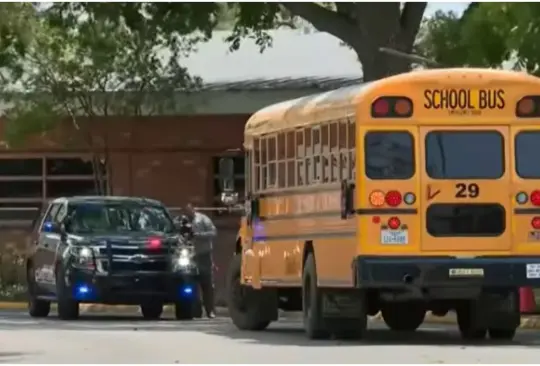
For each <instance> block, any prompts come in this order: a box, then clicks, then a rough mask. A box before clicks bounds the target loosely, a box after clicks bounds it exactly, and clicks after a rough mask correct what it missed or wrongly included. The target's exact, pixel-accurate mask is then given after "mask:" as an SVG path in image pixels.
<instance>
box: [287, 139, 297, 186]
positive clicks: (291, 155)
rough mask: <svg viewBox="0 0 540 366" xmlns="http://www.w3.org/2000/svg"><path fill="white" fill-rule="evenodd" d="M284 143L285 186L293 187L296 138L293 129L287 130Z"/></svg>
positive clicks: (294, 180) (294, 181)
mask: <svg viewBox="0 0 540 366" xmlns="http://www.w3.org/2000/svg"><path fill="white" fill-rule="evenodd" d="M286 143H287V149H286V152H285V157H286V159H287V187H294V186H295V185H296V140H295V132H294V131H289V132H287V135H286Z"/></svg>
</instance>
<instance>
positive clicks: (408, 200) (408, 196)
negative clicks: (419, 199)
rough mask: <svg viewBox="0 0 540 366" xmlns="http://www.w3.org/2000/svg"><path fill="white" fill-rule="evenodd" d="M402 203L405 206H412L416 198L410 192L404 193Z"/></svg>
mask: <svg viewBox="0 0 540 366" xmlns="http://www.w3.org/2000/svg"><path fill="white" fill-rule="evenodd" d="M403 202H405V203H406V204H407V205H412V204H414V203H415V202H416V196H415V195H414V193H412V192H408V193H405V195H404V196H403Z"/></svg>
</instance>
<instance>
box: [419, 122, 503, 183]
mask: <svg viewBox="0 0 540 366" xmlns="http://www.w3.org/2000/svg"><path fill="white" fill-rule="evenodd" d="M426 171H427V174H428V175H429V176H430V177H431V178H434V179H497V178H500V177H502V176H503V174H504V138H503V136H502V135H501V134H500V133H499V132H497V131H433V132H430V133H428V134H427V136H426Z"/></svg>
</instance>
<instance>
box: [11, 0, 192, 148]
mask: <svg viewBox="0 0 540 366" xmlns="http://www.w3.org/2000/svg"><path fill="white" fill-rule="evenodd" d="M97 5H106V4H97ZM100 9H101V8H98V10H100ZM137 22H138V23H137V26H138V27H139V28H138V31H137V32H132V31H131V30H130V28H129V27H128V26H127V25H126V23H125V22H124V21H122V20H118V19H117V20H115V21H113V20H111V19H110V18H109V16H107V17H104V16H101V15H100V12H99V11H98V12H96V13H95V14H94V13H90V14H89V13H87V12H86V11H85V10H84V8H82V7H81V5H80V3H60V4H59V5H57V6H52V7H51V8H49V9H46V10H44V11H41V12H36V13H35V14H34V17H33V19H32V24H33V25H34V31H33V36H32V38H31V40H30V41H29V42H28V43H27V46H26V47H25V49H24V52H17V57H16V58H14V59H12V60H11V61H10V62H9V63H7V64H5V65H4V68H3V70H1V71H0V72H2V75H4V77H3V80H2V85H1V87H2V89H3V99H4V100H7V101H8V102H9V105H10V107H9V108H8V110H7V111H6V113H5V114H6V116H5V117H6V118H5V120H6V130H7V136H6V138H7V139H8V141H7V142H8V143H10V144H16V143H19V142H23V141H24V139H25V137H26V136H28V134H31V133H36V132H40V131H41V132H43V131H46V130H48V129H51V128H53V127H54V126H55V124H56V123H58V122H60V121H62V120H63V119H65V118H66V117H67V118H68V119H69V120H70V121H71V122H72V124H73V126H74V127H75V128H76V129H77V130H81V122H82V121H92V120H93V119H94V117H97V116H110V115H141V114H151V113H153V112H156V111H159V110H160V109H163V108H167V106H169V105H172V104H173V103H174V99H173V98H174V94H175V93H174V92H175V91H178V90H191V89H193V88H196V87H197V86H198V85H199V83H200V80H199V79H198V78H196V77H191V76H190V75H189V74H188V72H187V70H186V69H185V68H184V67H183V66H182V65H181V59H182V57H183V56H185V55H187V54H189V53H190V52H191V51H192V50H193V49H194V47H195V45H196V43H197V42H198V41H199V40H200V39H201V37H200V36H197V35H188V36H185V37H184V36H180V35H174V36H170V37H166V38H165V37H163V35H162V34H161V32H159V29H157V28H156V27H151V26H149V24H148V23H149V22H150V20H147V18H144V17H143V18H141V19H139V20H137ZM165 47H166V51H164V48H165ZM81 117H84V118H81ZM90 141H91V139H87V142H88V143H90Z"/></svg>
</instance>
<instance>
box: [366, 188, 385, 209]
mask: <svg viewBox="0 0 540 366" xmlns="http://www.w3.org/2000/svg"><path fill="white" fill-rule="evenodd" d="M369 203H370V204H371V205H372V206H375V207H380V206H382V205H384V193H383V192H381V191H373V192H371V194H370V195H369Z"/></svg>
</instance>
